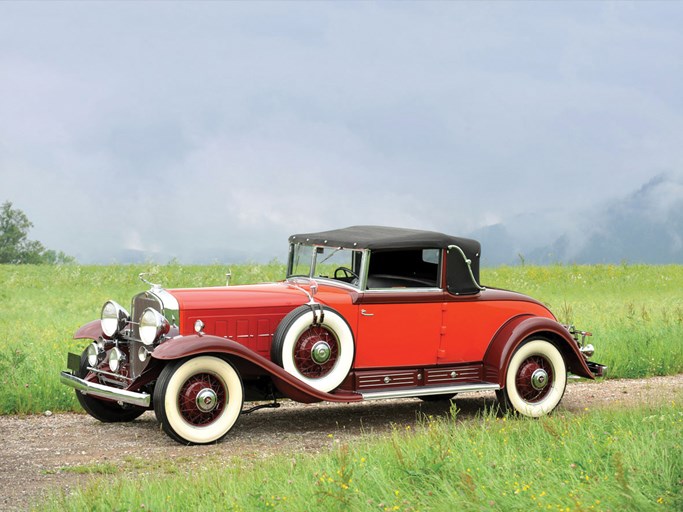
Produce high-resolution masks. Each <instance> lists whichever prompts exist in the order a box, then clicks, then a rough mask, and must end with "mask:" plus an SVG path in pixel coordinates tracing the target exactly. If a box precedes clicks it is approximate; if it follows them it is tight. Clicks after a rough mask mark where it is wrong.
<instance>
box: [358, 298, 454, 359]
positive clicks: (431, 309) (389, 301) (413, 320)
mask: <svg viewBox="0 0 683 512" xmlns="http://www.w3.org/2000/svg"><path fill="white" fill-rule="evenodd" d="M442 298H443V292H441V291H440V290H437V291H433V290H425V291H412V290H411V291H400V292H384V291H377V292H366V293H364V294H362V296H361V297H359V299H358V302H357V304H358V306H359V309H360V311H359V313H360V314H359V317H358V339H357V342H356V362H355V367H356V368H383V367H401V366H403V367H414V366H426V365H433V364H435V363H436V359H437V351H438V349H439V344H440V338H441V326H442V317H443V312H442Z"/></svg>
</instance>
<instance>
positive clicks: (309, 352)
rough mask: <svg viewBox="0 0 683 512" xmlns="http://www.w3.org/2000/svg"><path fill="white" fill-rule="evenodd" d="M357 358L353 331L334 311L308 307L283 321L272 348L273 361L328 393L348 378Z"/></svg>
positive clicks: (305, 306)
mask: <svg viewBox="0 0 683 512" xmlns="http://www.w3.org/2000/svg"><path fill="white" fill-rule="evenodd" d="M354 356H355V342H354V338H353V332H352V330H351V327H350V326H349V324H348V322H347V321H346V319H345V318H344V317H343V316H342V315H341V314H339V313H338V312H337V311H335V310H334V309H332V308H330V307H328V306H323V305H320V304H306V305H303V306H299V307H298V308H296V309H294V310H293V311H290V312H289V313H288V314H287V315H286V316H285V317H284V318H283V319H282V321H281V322H280V324H279V325H278V327H277V329H276V330H275V334H274V335H273V343H272V345H271V359H272V361H273V362H274V363H276V364H277V365H279V366H281V367H282V368H284V370H285V371H287V372H288V373H289V374H291V375H293V376H295V377H297V378H298V379H300V380H302V381H304V382H305V383H306V384H308V385H309V386H311V387H313V388H315V389H318V390H320V391H324V392H330V391H332V390H334V389H335V388H337V387H338V386H339V385H340V384H341V383H342V382H343V381H344V379H345V378H346V376H347V375H348V373H349V371H350V370H351V367H352V365H353V360H354Z"/></svg>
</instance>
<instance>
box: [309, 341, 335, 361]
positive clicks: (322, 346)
mask: <svg viewBox="0 0 683 512" xmlns="http://www.w3.org/2000/svg"><path fill="white" fill-rule="evenodd" d="M331 356H332V349H331V348H330V346H329V345H328V344H327V342H325V341H318V342H317V343H316V344H315V345H313V348H312V349H311V359H313V361H314V362H316V363H317V364H325V363H326V362H327V361H329V360H330V357H331Z"/></svg>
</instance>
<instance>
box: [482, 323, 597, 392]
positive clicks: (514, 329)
mask: <svg viewBox="0 0 683 512" xmlns="http://www.w3.org/2000/svg"><path fill="white" fill-rule="evenodd" d="M533 335H538V336H542V337H544V338H547V339H548V340H550V341H552V342H553V343H554V344H555V346H557V348H558V349H559V350H560V352H562V355H563V356H564V360H565V361H566V363H567V369H568V370H569V371H570V372H572V373H573V374H575V375H579V376H581V377H586V378H587V379H594V378H595V377H594V376H593V373H592V372H591V371H590V369H589V368H588V365H586V360H585V359H584V357H583V355H582V354H581V352H580V351H579V347H578V346H577V344H576V341H574V338H572V337H571V335H570V334H569V331H567V329H565V328H564V327H563V326H562V325H560V324H558V323H557V322H555V321H554V320H551V319H550V318H544V317H539V316H533V315H520V316H516V317H514V318H512V319H511V320H509V321H508V322H507V323H506V324H505V325H503V327H501V328H500V329H499V330H498V332H497V333H496V335H495V336H494V337H493V340H492V342H491V344H490V345H489V348H488V350H487V351H486V354H485V355H484V379H485V380H486V381H488V382H495V383H498V384H499V385H500V386H501V387H503V386H505V378H506V376H507V367H508V364H509V363H510V358H511V357H512V354H513V353H514V352H515V349H516V348H517V347H518V346H519V345H520V343H522V342H523V341H524V340H526V339H527V338H529V337H530V336H533Z"/></svg>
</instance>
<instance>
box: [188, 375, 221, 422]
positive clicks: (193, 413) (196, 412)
mask: <svg viewBox="0 0 683 512" xmlns="http://www.w3.org/2000/svg"><path fill="white" fill-rule="evenodd" d="M202 392H204V393H205V394H210V395H211V396H215V406H213V407H212V408H211V409H210V410H202V409H201V408H200V407H199V405H198V403H197V400H198V396H200V393H202ZM200 398H201V396H200ZM226 398H227V393H226V389H225V386H224V385H223V383H222V381H221V380H220V379H218V378H217V377H216V376H215V375H213V374H210V373H200V374H197V375H193V376H192V377H190V378H189V379H187V381H186V382H185V384H184V385H183V387H182V388H181V390H180V393H179V395H178V409H179V411H180V414H181V415H182V416H183V418H184V419H185V421H187V422H188V423H190V424H192V425H196V426H206V425H209V424H211V423H212V422H213V421H215V420H216V418H218V417H219V416H220V415H221V414H222V412H223V409H224V407H225V403H226Z"/></svg>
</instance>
